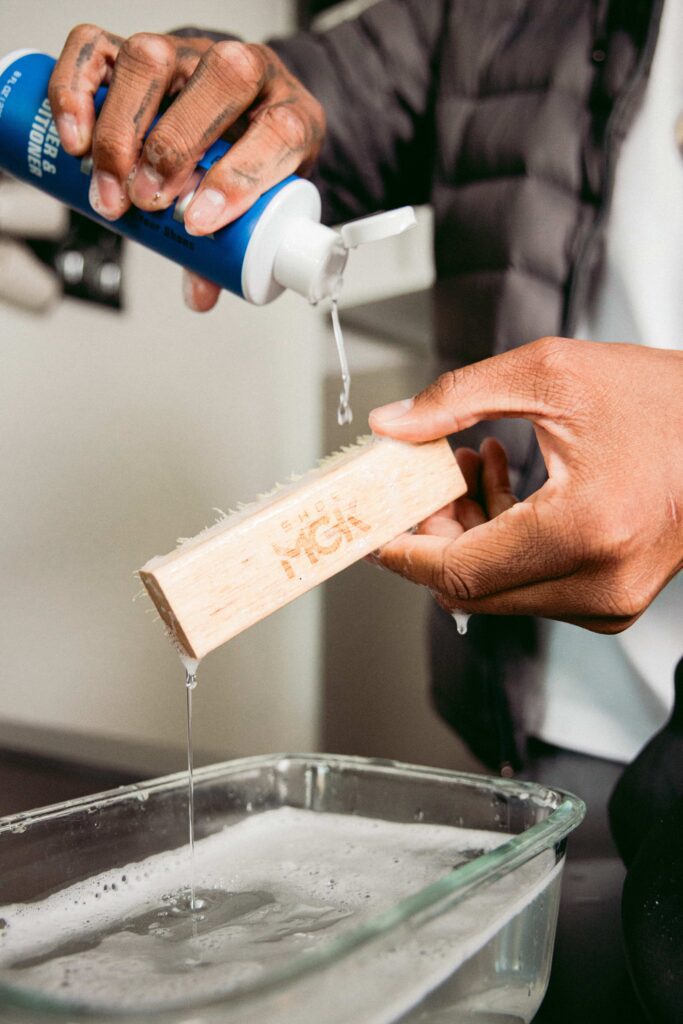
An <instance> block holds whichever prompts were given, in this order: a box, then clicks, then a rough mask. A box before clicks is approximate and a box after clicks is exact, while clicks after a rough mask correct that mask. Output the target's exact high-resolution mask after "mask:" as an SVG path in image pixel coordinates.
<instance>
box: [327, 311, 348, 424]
mask: <svg viewBox="0 0 683 1024" xmlns="http://www.w3.org/2000/svg"><path fill="white" fill-rule="evenodd" d="M332 330H333V331H334V341H335V344H336V346H337V355H338V356H339V367H340V369H341V379H342V390H341V394H340V395H339V406H338V408H337V423H338V424H339V426H340V427H343V426H345V425H346V424H348V423H352V422H353V411H352V409H351V405H350V401H349V399H350V394H351V373H350V371H349V361H348V359H347V358H346V346H345V345H344V335H343V334H342V329H341V324H340V322H339V307H338V306H337V300H336V299H333V300H332Z"/></svg>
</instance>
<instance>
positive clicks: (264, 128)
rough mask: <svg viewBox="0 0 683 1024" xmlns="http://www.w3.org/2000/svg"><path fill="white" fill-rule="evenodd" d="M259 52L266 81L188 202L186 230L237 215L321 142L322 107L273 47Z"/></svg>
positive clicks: (301, 166) (211, 226) (205, 228)
mask: <svg viewBox="0 0 683 1024" xmlns="http://www.w3.org/2000/svg"><path fill="white" fill-rule="evenodd" d="M233 45H235V44H233ZM260 51H262V53H261V55H262V57H263V59H264V60H265V80H264V82H263V88H262V91H261V95H260V97H259V104H258V106H257V107H256V108H255V109H254V110H253V111H252V112H251V113H250V115H249V117H250V123H249V127H248V128H247V130H246V132H244V134H243V135H242V136H241V137H240V138H239V139H238V140H237V142H236V143H235V144H234V145H233V147H232V149H231V150H230V152H229V153H227V155H226V156H225V157H223V159H222V160H220V161H218V162H217V163H216V164H214V166H213V167H212V168H211V170H210V171H209V172H208V174H207V175H206V177H205V178H204V180H203V182H202V184H201V186H200V188H199V190H198V192H197V195H196V196H195V199H194V201H193V202H192V203H191V204H190V207H189V209H188V211H187V213H186V214H185V227H186V228H187V230H188V231H189V232H190V233H191V234H204V233H206V232H212V231H215V230H217V229H218V228H220V227H223V226H224V225H225V224H227V223H229V222H230V221H231V220H234V219H235V218H237V217H239V216H240V215H241V214H242V213H244V212H245V210H248V209H249V207H251V206H252V205H253V204H254V202H255V201H256V199H258V197H259V196H261V195H263V193H264V192H266V191H267V190H268V189H269V188H271V187H272V186H273V185H275V184H277V183H278V182H280V181H282V180H283V178H286V177H287V175H288V174H291V173H292V172H294V171H302V170H305V169H306V168H307V167H308V166H309V165H310V164H311V162H312V161H313V160H314V159H315V157H316V156H317V153H318V151H319V149H320V146H321V144H322V139H323V134H324V127H325V117H324V113H323V109H322V107H321V106H320V104H319V103H318V102H317V100H315V99H314V98H313V96H311V94H310V93H309V92H307V90H306V89H304V87H303V86H302V85H301V83H299V82H297V81H296V79H294V78H292V76H291V75H289V73H288V72H287V70H286V68H284V66H283V65H278V63H277V58H276V57H275V55H274V54H273V53H272V51H269V50H268V49H267V47H263V48H260ZM233 120H234V116H233Z"/></svg>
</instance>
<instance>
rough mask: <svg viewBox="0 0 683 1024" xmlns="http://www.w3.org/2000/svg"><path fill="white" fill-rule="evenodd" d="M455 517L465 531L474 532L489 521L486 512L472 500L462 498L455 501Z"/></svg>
mask: <svg viewBox="0 0 683 1024" xmlns="http://www.w3.org/2000/svg"><path fill="white" fill-rule="evenodd" d="M454 504H455V517H456V519H457V520H458V522H459V523H461V524H462V528H463V530H473V529H474V527H475V526H481V524H482V523H485V522H486V521H487V516H486V512H485V511H484V509H483V508H482V506H481V505H480V504H479V502H478V501H474V500H473V499H472V498H468V497H462V498H458V499H457V500H456V501H455V503H454Z"/></svg>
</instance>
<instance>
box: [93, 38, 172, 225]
mask: <svg viewBox="0 0 683 1024" xmlns="http://www.w3.org/2000/svg"><path fill="white" fill-rule="evenodd" d="M175 74H176V49H175V46H174V44H173V42H172V40H171V39H169V38H168V37H166V36H159V35H153V34H152V33H148V32H139V33H137V34H136V35H133V36H131V37H130V39H126V40H125V42H124V43H123V45H122V46H121V49H120V51H119V55H118V58H117V61H116V64H115V66H114V71H113V74H112V80H111V84H110V86H109V91H108V93H107V98H106V100H105V101H104V105H103V107H102V110H101V111H100V114H99V117H98V119H97V124H96V126H95V131H94V135H93V146H92V158H93V175H92V179H91V183H90V204H91V206H92V207H93V209H94V210H96V211H97V213H99V214H100V215H101V216H103V217H106V218H107V219H108V220H116V219H118V218H119V217H120V216H122V214H123V213H125V211H126V210H127V209H128V207H129V206H130V199H129V198H128V192H127V190H126V182H127V180H128V178H129V176H130V174H131V171H132V170H133V168H134V167H135V165H136V163H137V159H138V154H139V152H140V148H141V146H142V139H143V137H144V135H145V133H146V131H147V129H148V128H149V126H150V124H151V123H152V121H153V119H154V117H155V116H156V114H157V111H158V109H159V104H160V103H161V100H162V99H163V97H164V95H165V93H167V92H168V91H169V88H170V85H171V82H172V81H173V79H174V77H175Z"/></svg>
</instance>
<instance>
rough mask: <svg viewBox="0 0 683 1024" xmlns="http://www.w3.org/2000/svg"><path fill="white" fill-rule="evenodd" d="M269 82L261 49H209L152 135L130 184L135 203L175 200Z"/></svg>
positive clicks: (227, 45) (229, 44)
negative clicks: (202, 159)
mask: <svg viewBox="0 0 683 1024" xmlns="http://www.w3.org/2000/svg"><path fill="white" fill-rule="evenodd" d="M265 81H266V62H265V59H264V57H263V53H262V50H261V48H260V47H257V46H249V45H246V44H244V43H240V42H236V41H235V40H226V41H224V42H219V43H214V44H213V45H212V46H211V47H210V48H209V49H208V50H206V52H205V53H204V54H203V55H202V57H201V59H200V60H199V62H198V64H197V67H196V68H195V71H194V73H193V74H192V76H191V78H190V79H189V81H188V82H187V85H186V86H185V88H184V89H183V90H182V92H181V93H180V94H179V96H178V97H177V99H176V100H175V102H174V103H173V104H172V105H171V107H169V109H168V110H167V111H166V113H165V114H164V115H163V117H161V118H160V119H159V121H158V123H157V124H156V125H155V127H154V128H153V130H152V131H151V132H150V133H149V136H148V137H147V140H146V142H145V145H144V147H143V150H142V155H141V159H140V165H139V168H138V169H137V171H136V173H135V176H134V178H133V180H132V181H131V182H130V185H129V193H130V197H131V199H132V200H133V202H134V203H135V205H136V206H141V207H142V208H143V209H161V208H165V207H166V206H168V205H169V204H170V203H171V202H173V200H174V199H175V197H176V196H177V195H178V192H179V191H180V188H181V187H182V185H183V183H184V182H185V181H186V180H187V178H188V177H189V175H190V174H191V173H192V171H193V169H194V167H195V166H196V164H197V162H198V161H199V160H200V159H201V157H202V156H203V155H204V153H205V152H206V150H207V149H208V148H209V146H211V144H212V143H213V142H215V141H216V139H218V138H220V136H221V135H222V134H223V132H224V131H225V129H226V128H227V127H228V126H229V125H231V124H232V123H233V122H234V121H235V120H236V119H237V118H239V117H240V115H241V114H242V113H243V112H244V111H245V110H247V109H248V107H250V106H251V105H252V103H253V102H254V101H255V99H256V98H257V97H258V96H259V94H260V93H261V90H262V89H263V87H264V84H265ZM193 205H194V204H191V205H190V209H192V206H193ZM186 218H187V213H186ZM186 223H187V224H189V223H190V221H187V220H186Z"/></svg>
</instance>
